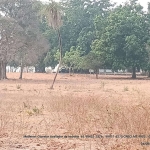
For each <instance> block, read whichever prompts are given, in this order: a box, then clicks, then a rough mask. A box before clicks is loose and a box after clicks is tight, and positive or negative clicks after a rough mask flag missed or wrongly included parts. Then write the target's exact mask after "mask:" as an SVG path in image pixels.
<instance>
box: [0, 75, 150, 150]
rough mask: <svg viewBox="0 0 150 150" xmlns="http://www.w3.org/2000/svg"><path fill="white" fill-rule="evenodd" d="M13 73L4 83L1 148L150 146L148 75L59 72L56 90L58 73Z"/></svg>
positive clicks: (0, 88)
mask: <svg viewBox="0 0 150 150" xmlns="http://www.w3.org/2000/svg"><path fill="white" fill-rule="evenodd" d="M7 76H8V78H9V80H2V81H0V150H3V149H6V150H19V149H20V150H22V149H26V150H142V149H143V150H148V149H150V145H148V144H150V94H149V93H150V80H148V79H147V78H146V77H138V78H139V80H138V79H137V80H131V79H130V77H128V76H105V75H104V76H100V78H99V79H95V76H94V75H74V76H69V75H67V74H59V75H58V78H57V81H56V83H55V85H54V90H50V89H49V87H50V84H51V82H52V79H53V77H54V74H38V73H35V74H34V73H33V74H32V73H26V74H24V75H23V78H24V79H23V80H19V79H17V78H18V77H19V74H17V73H8V75H7ZM106 135H112V137H111V138H110V137H109V138H108V137H107V138H106V137H105V136H106ZM113 135H114V137H113ZM116 135H120V137H115V136H116ZM125 135H130V136H128V138H127V136H125ZM25 136H26V137H25ZM29 136H34V137H29ZM44 136H47V137H44ZM49 136H53V137H49ZM58 136H61V137H59V138H58ZM62 136H63V137H62ZM64 136H68V137H64ZM81 136H82V137H81ZM122 136H124V137H122ZM131 136H132V137H131ZM133 136H134V137H133ZM136 136H137V137H136ZM148 136H149V137H148ZM146 142H147V143H146ZM148 142H149V143H148ZM141 143H142V144H141ZM144 143H145V144H147V145H144Z"/></svg>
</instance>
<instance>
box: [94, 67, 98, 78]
mask: <svg viewBox="0 0 150 150" xmlns="http://www.w3.org/2000/svg"><path fill="white" fill-rule="evenodd" d="M95 73H96V79H98V69H96V70H95Z"/></svg>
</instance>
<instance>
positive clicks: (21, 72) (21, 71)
mask: <svg viewBox="0 0 150 150" xmlns="http://www.w3.org/2000/svg"><path fill="white" fill-rule="evenodd" d="M23 68H24V66H23V61H22V59H21V70H20V77H19V79H22V74H23Z"/></svg>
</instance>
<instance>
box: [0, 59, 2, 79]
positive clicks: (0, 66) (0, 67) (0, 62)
mask: <svg viewBox="0 0 150 150" xmlns="http://www.w3.org/2000/svg"><path fill="white" fill-rule="evenodd" d="M1 79H2V61H0V80H1Z"/></svg>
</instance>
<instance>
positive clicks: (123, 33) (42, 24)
mask: <svg viewBox="0 0 150 150" xmlns="http://www.w3.org/2000/svg"><path fill="white" fill-rule="evenodd" d="M51 2H53V1H51ZM56 3H57V2H56ZM51 4H52V3H50V4H43V3H42V2H39V1H36V0H9V1H8V0H1V2H0V12H2V13H1V16H0V18H1V20H5V21H1V20H0V23H1V24H0V30H1V31H0V33H1V37H0V38H1V39H0V42H1V43H0V45H1V46H0V59H1V65H0V66H1V67H0V68H3V69H0V70H1V72H4V73H1V74H5V69H4V68H5V66H6V64H8V63H10V64H12V63H15V64H17V65H20V66H22V68H23V66H25V65H31V64H33V65H35V66H36V67H37V68H38V69H39V70H40V71H41V72H42V71H44V68H45V66H52V67H54V66H56V64H58V62H59V61H60V58H61V64H62V65H64V66H66V67H68V69H69V70H70V71H71V70H75V71H83V70H87V69H94V70H95V72H96V74H97V77H98V70H99V68H109V69H112V70H113V71H117V70H118V69H122V70H125V69H129V70H132V78H136V70H139V69H142V70H144V71H147V72H149V76H150V38H149V37H150V4H147V6H148V10H147V11H144V10H143V7H142V6H141V5H140V4H139V3H138V2H137V0H130V1H128V2H125V3H124V4H122V5H119V6H116V5H115V3H112V2H111V1H110V0H60V2H58V3H57V5H56V6H57V8H56V10H58V12H60V14H61V20H62V23H61V26H59V33H60V36H61V39H62V41H61V45H62V49H61V50H62V51H61V52H60V45H59V44H58V36H57V35H58V32H57V31H58V30H56V29H55V28H54V26H55V25H56V24H54V26H53V25H52V24H51V20H49V19H51V18H49V16H46V15H45V16H44V17H40V16H41V12H42V10H43V8H51V7H47V6H48V5H51ZM50 10H51V9H50ZM47 12H48V10H47ZM2 14H3V15H2ZM2 22H3V23H2ZM8 22H9V23H8ZM4 23H6V24H7V26H9V27H6V26H5V25H4ZM4 28H7V29H9V30H10V31H9V30H6V29H4ZM2 31H3V32H2ZM6 31H7V33H6ZM6 35H7V36H6ZM8 35H9V36H8ZM6 37H7V38H6ZM15 43H17V44H15ZM47 50H48V51H47ZM60 55H61V57H60ZM3 70H4V71H3ZM4 77H5V78H6V76H5V75H4ZM20 78H21V74H20Z"/></svg>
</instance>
